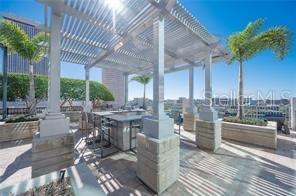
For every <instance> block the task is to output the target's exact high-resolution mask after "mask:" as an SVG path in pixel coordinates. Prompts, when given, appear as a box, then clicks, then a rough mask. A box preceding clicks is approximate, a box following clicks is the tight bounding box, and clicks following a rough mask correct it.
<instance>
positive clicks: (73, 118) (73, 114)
mask: <svg viewBox="0 0 296 196" xmlns="http://www.w3.org/2000/svg"><path fill="white" fill-rule="evenodd" d="M63 114H64V115H65V117H69V118H70V122H79V120H80V119H81V112H80V111H70V112H63Z"/></svg>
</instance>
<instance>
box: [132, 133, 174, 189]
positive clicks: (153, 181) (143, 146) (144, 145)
mask: <svg viewBox="0 0 296 196" xmlns="http://www.w3.org/2000/svg"><path fill="white" fill-rule="evenodd" d="M137 151H138V152H137V176H138V177H139V178H140V179H141V180H142V181H143V182H144V183H145V184H146V185H147V186H148V187H150V188H151V189H152V190H154V191H155V192H157V193H161V192H163V191H164V190H166V189H167V188H168V187H169V186H170V185H172V184H173V183H174V182H175V181H177V179H178V176H179V156H180V155H179V153H180V139H179V136H177V135H171V136H170V137H167V138H164V139H160V140H159V139H155V138H152V137H149V136H146V135H144V134H142V133H138V134H137Z"/></svg>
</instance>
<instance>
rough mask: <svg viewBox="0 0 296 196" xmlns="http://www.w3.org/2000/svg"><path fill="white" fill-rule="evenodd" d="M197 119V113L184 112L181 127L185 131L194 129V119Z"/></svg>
mask: <svg viewBox="0 0 296 196" xmlns="http://www.w3.org/2000/svg"><path fill="white" fill-rule="evenodd" d="M196 119H197V115H196V114H193V113H184V122H183V128H184V130H185V131H195V130H196V128H195V125H196V123H195V121H196Z"/></svg>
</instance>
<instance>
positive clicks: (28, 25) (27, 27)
mask: <svg viewBox="0 0 296 196" xmlns="http://www.w3.org/2000/svg"><path fill="white" fill-rule="evenodd" d="M0 17H2V18H4V19H5V20H9V21H11V22H13V23H14V24H16V25H17V26H18V27H20V28H21V29H23V30H24V31H25V32H26V33H27V34H28V35H29V36H30V37H33V36H34V35H36V34H37V33H38V32H40V27H39V24H37V23H34V22H32V21H29V20H26V19H23V18H21V17H18V16H14V15H11V14H3V13H1V14H0ZM33 66H34V74H40V75H47V74H48V59H47V58H43V59H42V60H41V61H40V62H39V63H34V64H33ZM7 71H8V72H10V73H28V72H29V62H28V60H26V59H24V58H22V57H20V56H19V55H18V54H17V53H12V52H8V56H7Z"/></svg>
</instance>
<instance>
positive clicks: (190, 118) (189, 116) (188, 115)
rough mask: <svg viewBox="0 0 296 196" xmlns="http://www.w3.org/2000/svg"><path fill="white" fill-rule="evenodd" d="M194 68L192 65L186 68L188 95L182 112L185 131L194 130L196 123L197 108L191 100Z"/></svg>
mask: <svg viewBox="0 0 296 196" xmlns="http://www.w3.org/2000/svg"><path fill="white" fill-rule="evenodd" d="M193 71H194V69H193V67H190V68H189V70H188V73H189V75H188V78H189V97H188V103H186V105H185V106H186V107H185V111H184V114H183V118H184V121H183V129H184V130H185V131H195V130H196V125H195V120H196V118H197V117H198V115H197V109H196V106H195V105H194V100H193V94H194V72H193Z"/></svg>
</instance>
